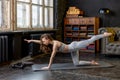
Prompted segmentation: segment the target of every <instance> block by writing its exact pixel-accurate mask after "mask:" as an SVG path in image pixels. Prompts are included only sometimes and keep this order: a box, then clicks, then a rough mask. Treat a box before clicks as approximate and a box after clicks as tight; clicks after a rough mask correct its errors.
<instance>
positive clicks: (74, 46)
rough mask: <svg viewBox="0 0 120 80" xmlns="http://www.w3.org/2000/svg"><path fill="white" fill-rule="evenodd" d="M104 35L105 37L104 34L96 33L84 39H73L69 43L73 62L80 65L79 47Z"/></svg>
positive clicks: (85, 45)
mask: <svg viewBox="0 0 120 80" xmlns="http://www.w3.org/2000/svg"><path fill="white" fill-rule="evenodd" d="M103 37H105V36H104V35H103V34H100V35H94V36H93V37H91V38H90V39H87V40H83V41H73V42H72V43H71V44H69V45H68V49H69V52H71V56H72V60H73V64H74V65H79V49H81V48H85V47H87V46H88V45H89V44H91V43H93V42H94V41H96V40H98V39H100V38H103Z"/></svg>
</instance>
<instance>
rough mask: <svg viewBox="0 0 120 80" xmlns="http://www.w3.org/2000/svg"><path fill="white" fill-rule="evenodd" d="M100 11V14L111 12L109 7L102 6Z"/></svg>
mask: <svg viewBox="0 0 120 80" xmlns="http://www.w3.org/2000/svg"><path fill="white" fill-rule="evenodd" d="M99 13H100V14H109V13H110V10H109V9H108V8H100V9H99Z"/></svg>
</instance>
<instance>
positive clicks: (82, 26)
mask: <svg viewBox="0 0 120 80" xmlns="http://www.w3.org/2000/svg"><path fill="white" fill-rule="evenodd" d="M98 27H99V18H98V17H82V18H80V17H76V18H72V17H71V18H65V19H64V42H65V43H71V42H72V41H81V40H86V39H89V38H91V37H92V36H94V35H95V34H98ZM80 51H81V52H96V51H97V52H98V51H99V43H91V45H89V46H87V48H86V49H83V50H80Z"/></svg>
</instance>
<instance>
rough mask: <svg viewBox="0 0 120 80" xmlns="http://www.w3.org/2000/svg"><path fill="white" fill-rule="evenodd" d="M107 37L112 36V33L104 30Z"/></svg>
mask: <svg viewBox="0 0 120 80" xmlns="http://www.w3.org/2000/svg"><path fill="white" fill-rule="evenodd" d="M104 35H105V37H108V36H111V35H112V33H108V32H104Z"/></svg>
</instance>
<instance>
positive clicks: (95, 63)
mask: <svg viewBox="0 0 120 80" xmlns="http://www.w3.org/2000/svg"><path fill="white" fill-rule="evenodd" d="M91 64H92V65H99V63H97V62H96V61H94V60H92V61H91Z"/></svg>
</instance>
